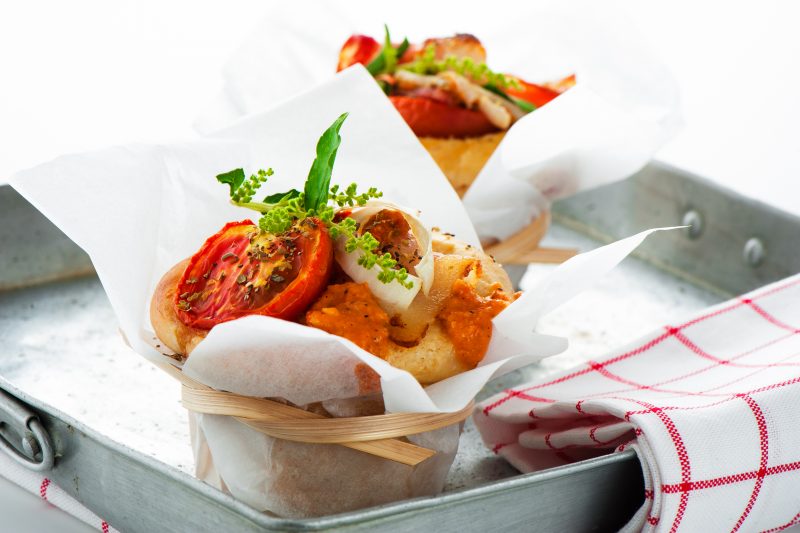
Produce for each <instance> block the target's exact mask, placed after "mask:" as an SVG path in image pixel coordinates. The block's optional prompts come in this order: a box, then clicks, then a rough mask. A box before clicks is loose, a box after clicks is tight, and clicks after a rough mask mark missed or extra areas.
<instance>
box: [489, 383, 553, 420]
mask: <svg viewBox="0 0 800 533" xmlns="http://www.w3.org/2000/svg"><path fill="white" fill-rule="evenodd" d="M504 392H505V393H506V395H507V396H505V397H504V398H501V399H499V400H497V401H496V402H494V403H493V404H490V405H488V406H486V407H484V409H483V414H485V415H488V414H489V411H491V410H492V409H494V408H495V407H497V406H499V405H502V404H504V403H506V402H507V401H508V400H510V399H512V398H521V399H523V400H528V401H529V402H542V403H555V400H551V399H550V398H540V397H538V396H531V395H530V394H526V393H525V392H524V391H518V390H514V389H508V390H506V391H504ZM530 416H531V417H534V418H535V415H534V414H533V410H531V413H530Z"/></svg>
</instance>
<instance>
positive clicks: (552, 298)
mask: <svg viewBox="0 0 800 533" xmlns="http://www.w3.org/2000/svg"><path fill="white" fill-rule="evenodd" d="M343 111H350V112H351V116H350V117H349V118H348V120H347V122H346V123H345V125H344V127H343V128H342V137H343V142H342V146H341V148H340V150H339V155H338V158H337V161H336V167H335V170H334V182H335V183H340V184H342V185H345V186H346V185H347V184H349V183H350V182H351V181H356V182H358V183H360V184H361V185H362V187H369V186H375V187H377V188H378V189H380V190H383V191H384V193H385V199H386V200H388V201H393V202H396V203H399V204H403V205H410V206H414V207H419V208H420V209H421V210H422V215H421V217H422V220H423V221H424V222H426V223H427V224H430V225H437V226H440V227H441V228H443V229H444V230H447V231H450V232H453V233H455V234H456V235H457V236H458V237H459V238H461V239H464V240H466V241H468V242H470V243H472V244H473V245H475V246H479V244H478V240H477V236H476V234H475V232H474V230H473V228H472V226H471V224H470V222H469V219H468V217H467V214H466V212H465V210H464V208H463V205H462V204H461V203H460V202H459V200H458V198H457V196H456V194H455V193H454V192H453V190H452V188H451V187H450V186H449V184H448V183H447V181H446V179H445V178H444V176H443V175H442V174H441V172H440V171H439V170H438V168H437V167H436V165H435V163H434V162H433V160H432V159H431V158H430V156H429V155H428V154H427V153H426V152H425V150H424V149H423V148H422V146H421V145H420V144H419V143H418V142H417V140H416V138H415V137H414V135H413V133H412V132H411V130H410V129H409V128H408V127H407V126H406V124H405V123H404V122H403V121H402V119H401V118H400V116H399V115H398V114H397V113H396V112H395V111H394V108H393V107H392V106H391V104H390V103H389V101H388V100H387V99H386V98H385V97H384V95H383V93H382V92H381V91H380V90H379V88H378V87H377V85H376V84H375V83H374V81H373V80H372V78H371V77H370V76H369V75H368V74H367V72H366V71H365V70H364V69H363V68H362V67H355V68H352V69H349V70H348V71H345V72H343V73H341V74H340V75H338V76H336V77H335V78H334V79H333V80H332V81H329V82H328V83H326V84H324V85H322V86H320V87H318V88H316V89H314V90H313V91H311V92H308V93H306V94H304V95H301V96H299V97H297V98H295V99H293V100H291V101H289V102H286V103H285V104H284V105H282V106H280V107H278V108H275V109H273V110H271V111H267V112H264V113H262V114H259V115H255V116H252V117H248V118H246V119H243V120H241V121H239V122H237V123H236V124H235V125H233V126H231V127H229V128H227V129H225V130H224V131H221V132H219V133H218V134H217V135H216V136H215V138H213V139H209V140H205V141H195V142H187V143H174V144H167V145H132V146H125V147H116V148H109V149H105V150H100V151H96V152H91V153H86V154H81V155H71V156H64V157H60V158H58V159H56V160H54V161H52V162H50V163H47V164H44V165H41V166H39V167H36V168H34V169H31V170H28V171H24V172H21V173H20V174H18V175H16V176H14V177H13V178H12V180H11V183H12V185H13V186H14V187H15V188H16V189H17V190H18V191H19V192H20V193H21V194H22V195H23V196H25V197H26V198H27V199H28V200H29V201H31V203H33V204H34V205H35V206H36V207H37V208H38V209H39V210H41V211H42V212H43V213H44V214H45V215H46V216H48V217H49V218H50V219H51V220H52V221H53V222H54V223H55V224H56V225H58V226H59V227H60V228H61V229H62V230H63V231H64V232H65V233H66V234H67V235H68V236H69V237H70V238H71V239H72V240H74V241H75V242H76V243H77V244H79V245H80V246H81V247H82V248H83V249H84V250H86V251H87V252H88V254H89V255H90V257H91V259H92V261H93V263H94V266H95V268H96V269H97V273H98V275H99V277H100V280H101V281H102V283H103V286H104V287H105V290H106V292H107V294H108V297H109V300H110V302H111V305H112V307H113V308H114V311H115V313H116V314H117V317H118V318H119V322H120V328H121V330H122V333H123V334H124V336H125V338H126V339H127V341H128V342H129V344H130V346H131V347H132V348H133V349H134V350H135V351H136V352H138V353H139V354H141V355H143V356H145V357H148V358H163V357H164V356H163V355H162V351H163V350H164V348H163V347H162V346H160V342H159V341H158V340H157V339H156V338H155V335H154V333H153V328H152V326H151V324H150V321H149V313H148V307H149V302H150V299H151V296H152V293H153V290H154V288H155V286H156V284H157V283H158V281H159V279H160V278H161V276H162V275H163V274H164V273H165V272H166V271H167V270H168V269H169V268H170V267H171V266H172V265H174V264H175V263H177V262H178V261H180V260H182V259H184V258H185V257H187V256H189V255H191V254H193V253H194V252H195V251H196V250H197V249H198V248H199V246H200V245H201V244H202V243H203V241H204V240H205V239H206V238H207V237H208V236H210V235H212V234H213V233H215V232H216V231H217V230H218V229H219V228H220V227H222V225H223V224H225V223H226V222H228V221H231V220H241V219H243V218H245V217H248V216H250V215H249V213H248V212H247V211H246V210H243V209H241V208H236V207H234V206H231V205H230V204H229V203H228V202H227V194H228V191H227V188H226V187H225V186H223V185H220V184H218V183H217V182H216V180H215V179H214V176H215V175H216V174H218V173H220V172H224V171H227V170H230V169H232V168H236V167H240V166H243V167H244V168H245V169H247V170H248V171H251V172H252V171H255V170H256V169H257V168H260V167H265V166H271V167H273V168H274V169H275V171H276V172H275V176H274V177H273V178H272V180H271V182H269V183H268V184H267V185H268V186H267V187H265V190H264V191H263V193H264V194H267V193H272V192H276V191H278V190H286V189H288V188H291V187H295V188H302V183H303V181H304V180H305V177H306V175H307V171H308V168H309V166H310V165H311V160H312V159H313V155H314V146H315V144H316V141H317V138H318V136H319V135H320V133H321V132H322V131H323V130H324V129H325V128H326V127H327V126H328V124H330V122H331V121H332V120H333V119H334V118H335V117H337V116H338V115H339V114H340V113H342V112H343ZM648 233H649V232H644V233H641V234H639V235H636V236H634V237H630V238H628V239H625V240H623V241H619V242H617V243H615V244H613V245H610V246H606V247H603V248H600V249H597V250H595V251H593V252H590V253H587V254H583V255H579V256H577V257H575V258H573V259H572V260H570V261H569V262H567V263H565V264H564V265H562V266H561V267H560V268H558V269H557V270H556V271H555V272H554V273H553V275H552V276H551V277H549V278H548V279H547V280H546V281H545V282H544V283H542V284H541V285H540V287H538V288H537V289H534V290H533V291H530V292H528V293H526V294H525V295H524V296H523V297H522V298H520V299H519V300H517V301H516V302H514V303H513V304H511V305H510V306H509V307H508V309H507V310H505V311H504V312H503V313H501V314H500V315H499V316H498V317H497V318H496V319H495V331H494V335H493V338H492V342H491V344H490V347H489V352H488V353H487V356H486V358H485V360H484V361H483V362H482V363H481V365H480V366H479V367H478V368H476V369H475V370H473V371H470V372H465V373H463V374H460V375H458V376H455V377H452V378H450V379H447V380H444V381H441V382H439V383H436V384H435V385H432V386H429V387H427V388H426V389H425V388H423V387H422V386H420V384H419V383H418V382H417V381H416V380H415V379H414V378H413V377H412V376H411V375H410V374H408V373H407V372H405V371H402V370H399V369H396V368H394V367H392V366H390V365H389V364H388V363H386V362H385V361H383V360H382V359H379V358H377V357H375V356H373V355H371V354H369V353H367V352H365V351H364V350H362V349H360V348H359V347H357V346H356V345H354V344H353V343H351V342H350V341H348V340H346V339H343V338H340V337H336V336H333V335H330V334H328V333H326V332H324V331H321V330H317V329H313V328H309V327H306V326H302V325H300V324H296V323H291V322H286V321H282V320H278V319H274V318H269V317H263V316H249V317H245V318H242V319H239V320H235V321H231V322H226V323H223V324H220V325H218V326H216V327H215V328H213V329H212V330H211V331H210V333H209V335H208V337H207V338H206V339H205V340H203V341H202V342H200V344H199V345H198V346H197V348H196V349H195V351H194V352H192V355H191V357H190V358H189V360H188V362H187V363H186V364H185V365H184V371H185V372H186V374H187V375H189V376H191V377H193V378H195V379H197V380H199V381H201V382H203V383H205V384H206V385H209V386H211V387H213V388H216V389H221V390H227V391H231V392H235V393H238V394H244V395H251V396H256V397H280V398H285V399H287V400H289V401H291V402H293V403H295V404H298V405H306V404H309V403H312V402H322V405H323V406H324V407H325V408H326V409H328V410H329V412H331V413H332V414H335V415H340V416H341V415H347V414H348V412H349V414H359V409H358V408H356V407H357V406H358V402H360V401H361V400H355V404H354V403H353V400H348V399H350V398H353V397H356V396H359V395H360V394H362V393H363V391H362V390H361V388H360V386H359V381H358V379H357V378H356V374H357V373H356V367H357V365H359V364H366V365H368V366H369V367H370V368H372V369H373V370H375V371H376V372H377V373H378V374H379V375H380V379H381V386H382V393H383V400H384V403H385V406H386V409H387V410H388V411H390V412H403V411H406V412H413V411H420V412H437V411H455V410H459V409H461V408H462V407H464V406H465V405H466V404H467V403H468V402H469V401H470V400H471V399H472V398H473V397H474V396H475V394H476V393H477V392H478V391H479V390H480V388H481V387H482V386H483V385H484V384H485V383H486V381H487V380H489V379H490V378H491V377H493V376H496V375H499V374H502V373H505V372H508V371H510V370H513V369H515V368H518V367H520V366H522V365H525V364H528V363H530V362H533V361H536V360H538V359H540V358H542V357H546V356H549V355H553V354H556V353H558V352H560V351H562V350H563V349H564V348H565V347H566V344H567V341H566V339H562V338H559V337H550V336H544V335H539V334H537V333H536V332H535V327H536V322H537V321H538V318H539V317H541V316H542V315H544V314H546V313H547V312H549V311H550V310H552V309H553V308H554V307H555V306H557V305H559V304H560V303H563V302H564V301H566V300H567V299H569V298H570V297H572V296H573V295H574V294H575V293H576V292H577V291H578V290H580V289H582V288H585V287H587V286H588V285H590V284H591V283H592V282H593V281H594V280H596V279H597V278H598V277H600V276H602V275H603V274H604V273H605V272H606V271H608V270H610V269H611V268H613V267H614V266H615V265H616V264H617V263H618V262H619V261H620V260H622V259H623V258H624V257H625V256H626V255H628V253H629V252H630V251H631V250H632V249H633V248H635V247H636V246H637V245H638V244H639V242H641V240H642V239H644V238H645V236H646V235H647V234H648ZM354 405H355V407H354ZM191 418H192V438H193V448H194V451H195V456H196V461H197V465H196V466H197V474H198V477H200V478H201V479H204V480H205V481H207V482H209V483H210V484H212V485H214V486H217V487H219V488H221V489H222V490H228V491H230V492H231V493H232V494H233V495H234V496H236V497H237V498H239V499H241V500H243V501H245V502H247V503H249V504H250V505H252V506H254V507H255V508H257V509H260V510H269V511H272V512H274V513H277V514H279V515H282V516H316V515H321V514H330V513H333V512H341V511H344V510H349V509H356V508H360V507H364V506H368V505H373V504H379V503H385V502H388V501H394V500H397V499H404V498H410V497H415V496H421V495H426V494H434V493H436V492H438V491H440V490H441V488H442V486H443V483H444V481H445V478H446V475H447V470H448V469H449V466H450V464H451V462H452V460H453V457H454V456H455V453H456V449H457V445H458V434H459V425H455V426H450V427H447V428H442V429H439V430H436V431H434V432H429V433H425V434H422V435H419V436H412V437H410V440H411V441H413V442H418V443H420V444H422V445H423V446H426V447H429V448H431V449H434V450H436V451H437V452H438V453H437V454H436V455H435V456H434V457H433V458H432V459H430V460H428V461H425V462H424V463H422V464H420V465H418V466H417V467H416V468H413V469H412V468H409V467H405V466H403V465H400V464H399V463H394V462H392V461H387V460H384V459H380V458H377V457H374V456H370V455H367V454H364V453H361V452H357V451H354V450H350V449H348V448H344V447H342V446H329V445H311V444H302V443H291V442H287V441H277V440H275V439H272V438H270V437H267V436H266V435H263V434H260V433H257V432H256V431H254V430H252V429H250V428H248V427H246V426H244V425H243V424H241V423H239V422H238V421H236V420H233V419H232V418H228V417H219V416H210V415H192V417H191Z"/></svg>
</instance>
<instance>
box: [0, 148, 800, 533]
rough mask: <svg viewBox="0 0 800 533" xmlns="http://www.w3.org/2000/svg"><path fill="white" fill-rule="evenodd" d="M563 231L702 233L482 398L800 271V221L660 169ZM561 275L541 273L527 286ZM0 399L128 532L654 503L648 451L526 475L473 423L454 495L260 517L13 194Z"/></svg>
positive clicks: (0, 219) (94, 286)
mask: <svg viewBox="0 0 800 533" xmlns="http://www.w3.org/2000/svg"><path fill="white" fill-rule="evenodd" d="M554 221H555V224H554V227H553V228H552V230H551V232H550V234H549V236H548V237H547V239H546V240H545V241H544V243H543V244H544V245H546V246H575V247H578V248H580V249H581V250H583V251H585V250H588V249H591V248H593V247H595V246H597V245H598V244H599V243H602V242H607V241H611V240H614V239H618V238H621V237H624V236H628V235H631V234H633V233H636V232H637V231H640V230H642V229H645V228H649V227H654V226H672V225H679V224H684V223H691V224H692V228H691V229H687V230H679V231H674V232H670V233H661V234H657V235H654V236H652V237H651V238H650V239H648V241H647V242H646V243H645V244H644V245H643V246H642V247H641V248H640V250H639V251H638V253H637V255H638V259H629V260H627V261H626V262H625V263H623V265H622V266H621V267H620V268H619V269H617V270H616V271H615V272H614V273H612V274H611V275H610V276H608V278H607V279H606V280H605V281H604V282H603V283H602V284H600V286H598V287H596V288H594V289H592V290H590V291H588V292H586V293H584V294H582V295H581V296H579V297H578V298H576V299H575V300H573V301H572V302H570V303H568V304H566V305H564V306H562V307H561V308H560V309H558V310H557V311H555V312H554V313H553V314H551V315H549V316H548V317H546V318H545V319H544V320H543V322H542V324H541V328H540V329H541V331H542V332H545V333H554V334H561V335H567V336H569V337H570V339H571V343H572V345H571V347H570V349H569V350H568V351H567V352H565V353H564V354H561V355H559V356H556V357H553V358H550V359H547V360H545V361H543V362H542V363H541V364H538V365H532V366H531V367H528V368H525V369H522V370H520V371H517V372H515V373H513V374H511V375H508V376H505V377H504V378H502V379H501V380H498V381H496V382H492V383H490V384H489V386H488V387H487V388H486V390H484V391H483V392H482V396H481V397H482V398H483V397H487V396H489V395H490V394H492V393H494V392H496V391H498V390H501V389H503V388H506V387H509V386H511V385H513V384H515V383H519V382H522V381H525V380H529V379H531V378H533V377H538V376H544V375H547V374H550V373H553V372H556V371H558V370H559V369H562V368H566V367H569V366H572V365H574V364H578V363H580V362H581V361H582V360H584V359H585V358H589V357H596V356H598V355H600V354H601V353H603V352H604V351H606V350H607V349H609V348H611V347H613V346H619V345H620V344H623V343H625V342H628V341H631V340H633V339H635V338H636V337H637V336H639V335H642V334H644V333H646V332H648V331H649V330H651V329H653V328H655V327H658V326H660V325H662V324H664V323H668V322H671V321H674V320H678V319H679V318H680V317H681V316H683V315H686V314H688V313H691V312H693V311H695V310H698V309H700V308H703V307H705V306H707V305H710V304H712V303H716V302H718V301H721V300H722V299H724V298H725V297H726V296H729V295H732V294H738V293H741V292H745V291H748V290H750V289H753V288H755V287H758V286H760V285H763V284H765V283H768V282H771V281H774V280H776V279H780V278H782V277H785V276H788V275H790V274H793V273H795V272H797V271H800V256H797V255H796V254H793V253H791V251H792V250H796V249H798V248H800V219H798V218H797V217H795V216H792V215H789V214H786V213H783V212H780V211H777V210H775V209H773V208H770V207H769V206H766V205H763V204H760V203H757V202H754V201H752V200H749V199H747V198H743V197H740V196H738V195H736V194H733V193H731V192H729V191H726V190H724V189H721V188H720V187H718V186H716V185H713V184H710V183H707V182H705V181H703V180H701V179H698V178H696V177H693V176H690V175H687V174H686V173H683V172H681V171H677V170H675V169H672V168H669V167H666V166H663V165H660V164H652V165H650V166H648V167H647V168H645V169H644V170H643V171H641V172H640V173H639V174H637V175H636V176H634V177H633V178H632V179H629V180H626V181H624V182H621V183H617V184H613V185H610V186H607V187H603V188H601V189H597V190H594V191H589V192H586V193H583V194H580V195H578V196H575V197H573V198H571V199H569V200H568V201H564V202H561V203H559V204H557V205H556V206H555V208H554ZM551 268H552V267H549V266H535V267H532V268H531V269H530V270H529V271H528V273H527V274H526V275H525V278H524V279H522V282H521V284H522V286H523V287H524V286H526V285H527V286H530V284H532V283H535V282H536V280H537V279H538V278H540V277H541V276H543V275H545V274H546V273H547V272H548V271H549V270H550V269H551ZM0 388H2V389H4V390H5V391H6V393H2V391H0V436H2V437H3V439H0V449H4V451H6V452H7V453H10V454H11V455H12V456H16V457H17V458H18V460H20V461H21V462H23V463H25V464H27V465H28V466H29V467H30V468H33V469H38V470H40V471H46V472H47V473H46V475H47V476H48V477H49V478H50V479H51V480H53V481H54V482H55V483H57V484H59V485H60V486H61V487H63V488H64V489H65V490H66V491H67V492H69V493H70V494H72V495H73V496H74V497H75V498H76V499H78V500H79V501H81V502H83V503H84V504H85V505H86V506H87V507H89V508H90V509H91V510H93V511H94V512H95V513H97V514H98V515H100V516H102V517H103V518H104V519H106V520H107V521H108V522H109V523H110V524H112V525H113V526H115V527H116V528H118V529H120V530H122V531H229V532H238V531H258V530H266V531H286V530H291V531H306V530H320V529H327V528H336V529H337V530H348V531H356V530H359V531H360V530H370V531H374V530H386V531H388V530H392V531H396V532H397V531H418V530H428V529H445V530H459V531H472V530H493V529H499V528H500V527H503V528H506V529H507V528H514V527H520V528H524V529H529V528H530V527H532V526H533V525H535V527H536V529H537V530H541V531H589V530H597V531H605V530H613V529H616V528H618V527H620V526H621V525H623V524H624V523H625V522H626V521H627V520H628V518H629V517H630V516H632V515H633V513H634V512H635V510H636V509H637V508H638V507H639V506H640V505H641V502H642V498H643V489H642V478H641V470H640V467H639V463H638V459H637V458H636V456H635V455H633V453H632V452H624V453H619V454H613V455H609V456H605V457H601V458H598V459H593V460H589V461H584V462H580V463H576V464H573V465H569V466H565V467H561V468H554V469H551V470H547V471H543V472H538V473H534V474H527V475H521V474H519V473H518V472H517V471H515V470H514V469H513V468H511V467H510V466H509V465H508V464H507V463H505V462H504V461H503V460H502V459H500V458H498V457H496V456H494V455H493V454H492V453H491V452H490V451H489V450H487V449H485V447H483V445H482V444H481V442H480V438H479V436H478V435H477V432H476V431H475V429H474V427H473V426H472V425H471V424H470V423H468V424H467V426H466V429H465V433H464V435H463V436H462V439H461V446H460V450H459V454H458V457H457V458H456V462H455V464H454V466H453V468H452V470H451V473H450V477H449V479H448V483H447V487H446V489H445V492H444V493H443V494H442V495H439V496H436V497H431V498H420V499H415V500H409V501H402V502H398V503H395V504H391V505H385V506H381V507H376V508H371V509H365V510H362V511H357V512H351V513H347V514H342V515H337V516H330V517H323V518H316V519H308V520H285V519H281V518H276V517H271V516H268V515H266V514H262V513H259V512H257V511H255V510H254V509H251V508H249V507H248V506H246V505H244V504H242V503H240V502H237V501H236V500H234V499H233V498H231V497H229V496H227V495H225V494H223V493H221V492H219V491H217V490H216V489H213V488H211V487H209V486H207V485H205V484H203V483H202V482H200V481H198V480H196V479H194V478H193V477H192V468H193V465H192V454H191V449H190V447H189V436H188V425H187V422H186V415H185V412H184V410H183V408H182V407H181V406H180V404H179V390H178V385H177V384H176V383H175V382H174V381H172V379H171V378H169V377H168V376H166V375H165V374H164V373H162V372H161V371H160V370H157V369H155V368H154V367H152V366H151V365H150V364H149V363H148V362H146V361H145V360H144V359H143V358H141V357H138V356H136V355H135V354H133V353H132V352H130V351H129V350H128V349H127V348H125V347H124V345H123V343H122V341H121V340H120V338H119V335H118V333H117V331H116V321H115V318H114V315H113V313H112V311H111V309H110V307H109V304H108V301H107V300H106V297H105V294H104V293H103V289H102V287H101V285H100V283H99V281H98V280H97V278H96V277H95V276H94V272H93V269H92V267H91V263H90V262H89V260H88V258H87V257H86V255H85V254H84V253H83V252H82V251H81V250H80V249H78V248H77V246H76V245H75V244H74V243H72V242H71V241H69V239H67V238H66V237H65V236H64V235H63V234H62V233H61V232H60V231H58V230H57V229H56V228H55V227H54V226H53V225H52V224H51V223H50V222H49V221H47V220H46V219H45V218H44V217H42V216H41V215H40V214H39V213H38V212H37V211H36V210H35V209H34V208H32V207H31V206H30V205H29V204H28V203H27V202H26V201H25V200H24V199H22V198H21V197H20V196H19V195H18V194H17V193H16V192H15V191H14V190H13V189H11V188H10V187H8V186H0ZM37 420H38V423H37ZM4 443H5V445H4ZM8 443H10V444H11V447H9V444H8ZM12 448H13V449H12ZM0 453H2V451H0ZM365 475H368V473H365ZM567 510H569V512H567Z"/></svg>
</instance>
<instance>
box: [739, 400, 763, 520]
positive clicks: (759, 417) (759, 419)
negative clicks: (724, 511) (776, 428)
mask: <svg viewBox="0 0 800 533" xmlns="http://www.w3.org/2000/svg"><path fill="white" fill-rule="evenodd" d="M741 398H742V399H743V400H744V401H745V402H746V403H747V405H748V406H749V407H750V410H751V411H753V415H754V416H755V417H756V424H757V425H758V438H759V441H760V449H761V459H760V461H759V464H758V477H757V478H756V483H755V486H754V487H753V492H752V494H751V495H750V499H749V500H748V502H747V506H746V507H745V508H744V512H743V513H742V516H740V517H739V520H737V521H736V525H735V526H734V528H733V530H731V533H735V532H736V531H739V528H741V527H742V524H743V523H744V521H745V520H746V519H747V517H748V516H749V515H750V511H752V510H753V505H755V503H756V500H757V499H758V495H759V493H760V492H761V486H762V485H763V483H764V476H765V475H766V473H767V461H768V460H769V432H768V431H767V421H766V420H765V419H764V412H763V411H762V410H761V407H760V406H759V405H758V403H756V401H755V400H753V398H751V397H750V396H746V395H742V396H741Z"/></svg>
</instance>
